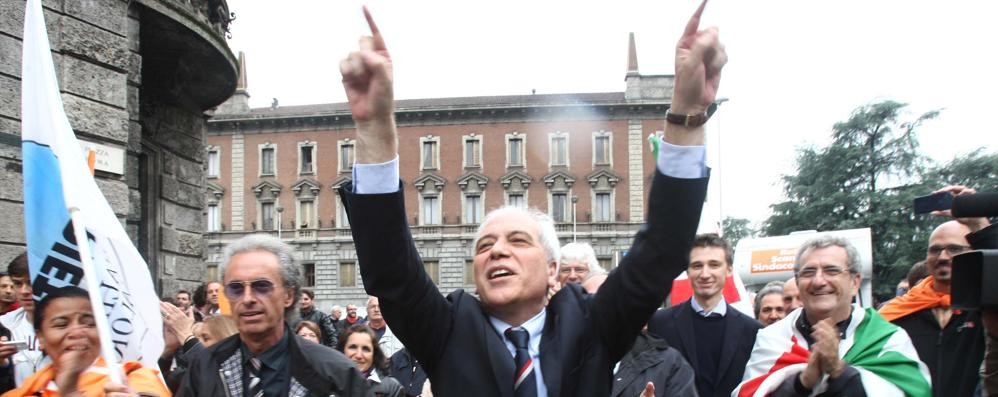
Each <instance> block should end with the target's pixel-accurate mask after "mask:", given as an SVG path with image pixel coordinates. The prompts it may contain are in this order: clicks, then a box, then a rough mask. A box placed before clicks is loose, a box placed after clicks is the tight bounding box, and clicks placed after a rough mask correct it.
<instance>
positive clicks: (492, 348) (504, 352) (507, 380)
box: [482, 314, 515, 397]
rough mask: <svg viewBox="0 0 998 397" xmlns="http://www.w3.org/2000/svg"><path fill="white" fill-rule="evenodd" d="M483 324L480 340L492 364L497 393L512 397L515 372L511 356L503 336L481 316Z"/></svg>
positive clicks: (486, 318)
mask: <svg viewBox="0 0 998 397" xmlns="http://www.w3.org/2000/svg"><path fill="white" fill-rule="evenodd" d="M483 316H484V317H485V318H484V320H485V321H484V322H483V323H482V326H483V330H482V332H483V335H482V339H484V340H485V349H486V350H487V351H488V354H489V363H490V364H492V373H493V375H495V379H496V383H497V384H498V385H499V392H500V393H501V394H502V395H503V396H504V397H513V372H514V371H515V368H513V367H514V363H513V356H512V355H511V354H510V353H509V350H508V349H506V343H505V342H504V341H503V336H502V335H499V334H498V333H497V332H496V330H495V328H492V324H491V323H490V322H489V319H488V316H487V315H485V314H483Z"/></svg>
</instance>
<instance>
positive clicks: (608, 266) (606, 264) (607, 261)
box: [596, 258, 613, 271]
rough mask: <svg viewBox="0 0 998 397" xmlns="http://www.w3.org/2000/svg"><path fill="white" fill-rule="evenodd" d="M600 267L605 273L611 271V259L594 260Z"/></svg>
mask: <svg viewBox="0 0 998 397" xmlns="http://www.w3.org/2000/svg"><path fill="white" fill-rule="evenodd" d="M596 260H597V261H598V262H599V265H600V267H602V268H603V269H604V270H606V271H610V270H613V258H596Z"/></svg>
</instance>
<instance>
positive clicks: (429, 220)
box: [420, 196, 441, 225]
mask: <svg viewBox="0 0 998 397" xmlns="http://www.w3.org/2000/svg"><path fill="white" fill-rule="evenodd" d="M422 208H423V217H422V219H421V220H422V222H421V223H420V224H422V225H439V224H440V223H441V222H440V197H439V196H423V207H422Z"/></svg>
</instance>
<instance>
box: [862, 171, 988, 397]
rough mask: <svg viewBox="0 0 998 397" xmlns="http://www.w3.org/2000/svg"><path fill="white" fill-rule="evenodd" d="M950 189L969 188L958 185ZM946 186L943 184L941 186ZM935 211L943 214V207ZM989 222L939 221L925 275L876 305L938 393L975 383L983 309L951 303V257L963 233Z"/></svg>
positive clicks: (960, 392)
mask: <svg viewBox="0 0 998 397" xmlns="http://www.w3.org/2000/svg"><path fill="white" fill-rule="evenodd" d="M947 189H948V190H949V191H950V192H952V193H954V194H960V193H962V192H964V191H966V193H965V194H972V193H973V190H972V189H967V188H964V187H962V186H954V187H950V188H947ZM944 190H945V189H944ZM939 215H943V216H946V215H948V211H946V213H940V214H939ZM987 226H988V220H987V218H961V219H956V220H950V221H948V222H946V223H943V224H942V225H939V226H938V227H936V228H935V230H933V231H932V234H931V235H929V244H928V245H929V247H928V248H927V249H926V252H925V266H926V268H927V269H928V271H929V276H928V277H926V278H925V279H923V280H922V281H920V282H919V283H918V284H915V285H912V286H911V288H910V289H909V290H908V292H907V293H906V294H904V295H902V296H899V297H897V298H895V299H894V300H891V301H890V302H888V303H887V304H885V305H884V307H882V308H881V309H880V313H881V314H883V315H884V317H886V318H887V319H888V320H889V321H891V322H893V323H894V324H897V325H898V326H900V327H902V328H904V329H905V331H908V335H910V336H911V340H912V342H914V343H915V348H916V349H917V350H918V356H919V357H921V358H922V361H924V362H925V364H926V365H928V366H929V371H930V372H931V373H932V391H933V395H936V396H969V395H973V394H974V393H975V390H976V389H977V385H978V383H979V380H980V378H979V374H978V368H979V367H980V365H981V361H982V360H983V359H984V351H985V338H984V335H985V334H984V327H983V323H982V321H981V313H980V312H979V311H976V310H954V309H953V308H951V307H950V282H951V277H952V272H953V257H954V256H956V255H958V254H961V253H964V252H966V251H969V250H970V249H971V244H970V242H968V240H967V236H968V235H970V234H971V233H974V232H978V231H980V230H982V229H984V228H985V227H987Z"/></svg>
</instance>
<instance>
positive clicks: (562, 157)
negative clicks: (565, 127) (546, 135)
mask: <svg viewBox="0 0 998 397" xmlns="http://www.w3.org/2000/svg"><path fill="white" fill-rule="evenodd" d="M550 145H551V165H552V166H567V165H568V136H567V135H565V134H564V133H556V134H554V135H551V141H550Z"/></svg>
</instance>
